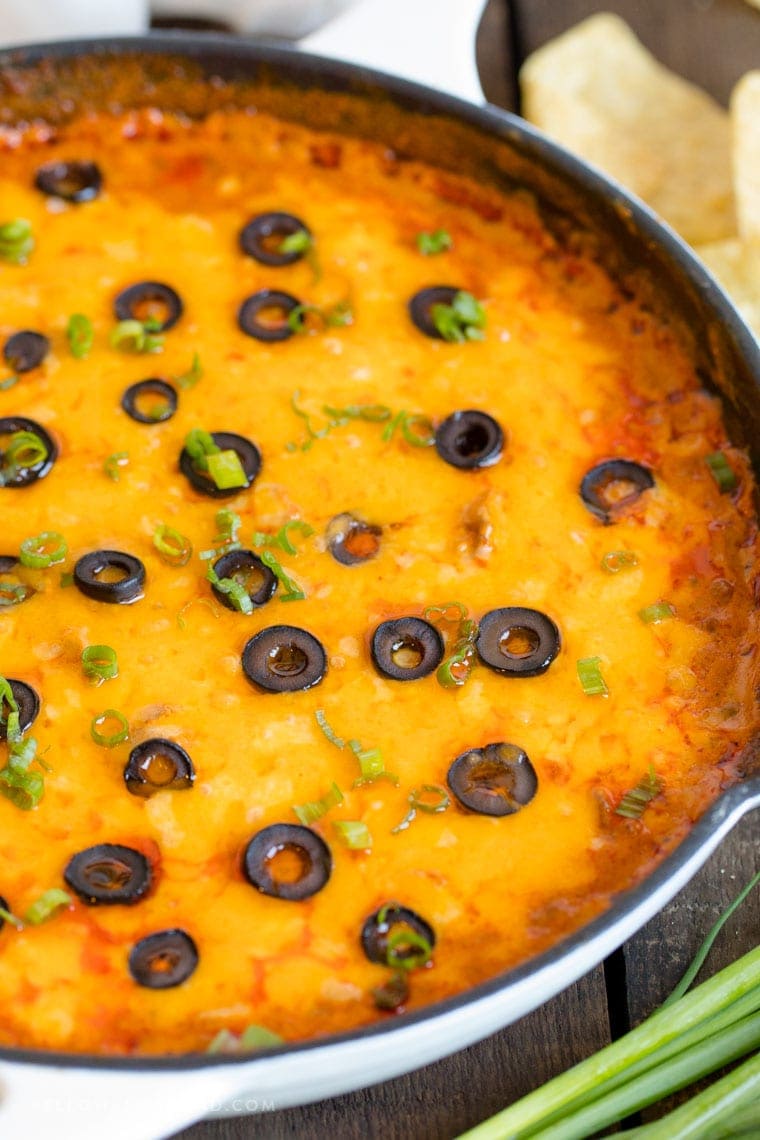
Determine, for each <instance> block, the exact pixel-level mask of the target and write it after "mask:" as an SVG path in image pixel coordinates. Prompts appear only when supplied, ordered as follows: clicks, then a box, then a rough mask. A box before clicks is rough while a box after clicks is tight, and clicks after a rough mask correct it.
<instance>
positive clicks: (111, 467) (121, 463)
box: [103, 451, 129, 483]
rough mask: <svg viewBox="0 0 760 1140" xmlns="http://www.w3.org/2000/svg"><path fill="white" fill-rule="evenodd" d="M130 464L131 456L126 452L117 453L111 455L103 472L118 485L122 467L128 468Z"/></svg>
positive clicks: (104, 465)
mask: <svg viewBox="0 0 760 1140" xmlns="http://www.w3.org/2000/svg"><path fill="white" fill-rule="evenodd" d="M128 463H129V455H128V454H127V452H126V451H115V452H114V453H113V455H109V456H108V459H106V461H105V462H104V464H103V470H104V471H105V473H106V475H107V476H108V478H109V479H113V481H114V483H118V482H119V479H120V478H121V473H120V471H119V468H120V467H126V466H127V464H128Z"/></svg>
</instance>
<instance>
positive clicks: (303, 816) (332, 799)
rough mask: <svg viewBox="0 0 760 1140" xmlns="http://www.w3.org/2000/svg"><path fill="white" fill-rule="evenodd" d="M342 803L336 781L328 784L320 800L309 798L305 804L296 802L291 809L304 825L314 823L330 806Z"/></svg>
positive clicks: (341, 793)
mask: <svg viewBox="0 0 760 1140" xmlns="http://www.w3.org/2000/svg"><path fill="white" fill-rule="evenodd" d="M342 803H343V792H342V791H341V790H340V788H339V787H338V785H337V784H336V783H332V784H331V785H330V790H329V791H328V792H326V793H325V794H324V795H323V796H322V799H321V800H309V801H308V802H307V803H305V804H297V805H294V806H293V811H294V812H295V813H296V816H297V817H298V820H299V822H300V823H302V824H303V825H304V827H308V826H309V824H312V823H316V821H317V820H318V819H321V818H322V816H323V815H326V814H327V812H328V811H329V810H330V808H334V807H337V806H338V804H342Z"/></svg>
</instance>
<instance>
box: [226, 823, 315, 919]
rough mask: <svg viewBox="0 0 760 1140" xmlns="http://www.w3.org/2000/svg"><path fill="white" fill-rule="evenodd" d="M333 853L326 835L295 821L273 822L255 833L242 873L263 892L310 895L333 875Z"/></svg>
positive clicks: (289, 896)
mask: <svg viewBox="0 0 760 1140" xmlns="http://www.w3.org/2000/svg"><path fill="white" fill-rule="evenodd" d="M331 871H332V855H331V854H330V848H329V847H328V846H327V844H326V843H325V841H324V839H322V838H320V836H319V835H317V833H316V831H311V830H310V829H309V828H308V827H300V826H299V825H298V824H296V823H274V824H272V826H271V827H265V828H264V830H263V831H259V832H257V833H256V835H254V837H253V839H252V840H251V841H250V843H249V844H248V845H247V847H246V849H245V851H244V852H243V874H244V875H245V877H246V879H247V880H248V882H249V883H250V884H251V885H252V886H254V887H256V888H257V890H259V891H261V893H262V894H264V895H271V896H272V897H273V898H276V899H289V900H291V901H298V900H300V899H308V898H311V896H312V895H315V894H316V893H317V891H321V890H322V887H324V885H325V884H326V882H327V880H328V879H329V878H330V873H331Z"/></svg>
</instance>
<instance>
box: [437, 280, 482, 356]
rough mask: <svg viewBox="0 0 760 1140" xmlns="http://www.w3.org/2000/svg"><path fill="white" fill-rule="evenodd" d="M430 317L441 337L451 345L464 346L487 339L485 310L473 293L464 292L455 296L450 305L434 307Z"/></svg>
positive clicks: (461, 291)
mask: <svg viewBox="0 0 760 1140" xmlns="http://www.w3.org/2000/svg"><path fill="white" fill-rule="evenodd" d="M430 317H431V320H432V322H433V324H434V326H435V328H436V330H437V331H438V333H439V334H440V335H441V337H442V338H443V339H444V340H447V341H449V342H450V343H454V344H464V343H465V341H468V340H483V339H484V337H485V332H484V330H485V327H486V314H485V309H484V308H483V306H482V305H481V303H480V301H478V300H477V299H476V298H475V297H473V295H472V293H467V292H465V291H464V290H460V291H459V292H458V293H456V294H455V295H454V299H453V300H452V302H451V304H450V305H443V304H438V305H433V306H432V308H431V310H430Z"/></svg>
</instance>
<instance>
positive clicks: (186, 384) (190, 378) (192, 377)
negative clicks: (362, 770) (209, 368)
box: [174, 352, 203, 391]
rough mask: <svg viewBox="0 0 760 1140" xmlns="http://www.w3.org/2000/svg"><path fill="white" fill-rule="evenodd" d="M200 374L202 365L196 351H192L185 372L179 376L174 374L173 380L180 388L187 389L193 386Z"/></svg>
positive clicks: (201, 373)
mask: <svg viewBox="0 0 760 1140" xmlns="http://www.w3.org/2000/svg"><path fill="white" fill-rule="evenodd" d="M202 376H203V366H202V364H201V358H200V356H199V355H198V353H197V352H194V353H193V359H192V363H191V365H190V367H189V368H188V370H187V372H183V373H182V374H181V375H180V376H175V377H174V380H175V382H176V383H177V384H178V385H179V387H180V388H182V389H183V390H185V391H187V390H188V389H189V388H194V387H195V385H196V384H197V383H198V381H199V380H200V379H201V378H202Z"/></svg>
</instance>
